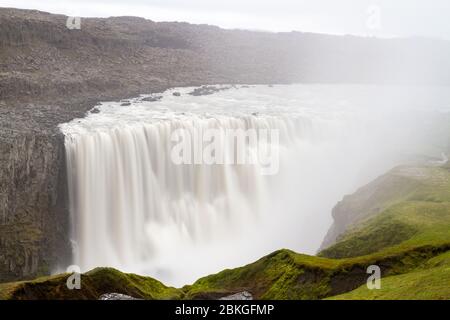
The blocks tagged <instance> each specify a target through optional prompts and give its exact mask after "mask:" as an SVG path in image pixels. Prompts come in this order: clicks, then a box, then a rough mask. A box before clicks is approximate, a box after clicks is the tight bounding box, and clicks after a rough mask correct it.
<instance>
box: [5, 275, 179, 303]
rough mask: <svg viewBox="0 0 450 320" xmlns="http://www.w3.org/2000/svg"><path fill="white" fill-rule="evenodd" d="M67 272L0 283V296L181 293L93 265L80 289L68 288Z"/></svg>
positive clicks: (166, 295) (172, 296)
mask: <svg viewBox="0 0 450 320" xmlns="http://www.w3.org/2000/svg"><path fill="white" fill-rule="evenodd" d="M69 276H70V275H69V274H61V275H56V276H50V277H42V278H38V279H37V280H33V281H22V282H14V283H7V284H1V285H0V298H1V299H98V298H99V297H100V296H101V295H102V294H104V293H112V292H114V293H122V294H126V295H130V296H133V297H136V298H142V299H180V298H181V297H182V292H181V291H180V290H178V289H175V288H171V287H166V286H165V285H163V284H162V283H161V282H159V281H157V280H155V279H153V278H150V277H143V276H138V275H135V274H127V273H122V272H120V271H118V270H115V269H112V268H97V269H94V270H92V271H89V272H87V273H85V274H82V275H81V289H80V290H76V289H74V290H69V289H68V288H67V285H66V283H67V279H68V277H69Z"/></svg>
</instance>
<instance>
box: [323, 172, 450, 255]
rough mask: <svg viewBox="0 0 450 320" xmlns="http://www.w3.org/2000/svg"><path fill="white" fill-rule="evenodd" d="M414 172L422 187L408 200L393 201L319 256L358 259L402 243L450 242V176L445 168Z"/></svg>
mask: <svg viewBox="0 0 450 320" xmlns="http://www.w3.org/2000/svg"><path fill="white" fill-rule="evenodd" d="M415 169H416V172H415V173H416V174H417V175H418V176H419V178H417V179H419V180H420V184H415V186H416V187H415V188H414V190H413V191H411V192H410V193H409V194H408V196H407V197H401V198H399V199H397V200H396V201H392V199H391V202H390V204H389V205H388V206H387V207H386V208H385V209H384V210H383V211H382V212H381V213H379V214H377V215H376V216H374V217H371V218H369V219H367V220H365V221H362V222H361V223H359V224H358V225H357V226H354V227H353V228H351V229H350V230H348V231H347V232H346V233H345V234H343V235H342V236H341V237H340V238H339V239H338V241H337V243H335V244H334V245H332V246H330V247H329V248H326V249H325V250H322V251H321V252H320V253H319V256H323V257H328V258H346V257H356V256H360V255H367V254H370V253H374V252H377V251H380V250H382V249H384V248H388V247H391V246H395V245H399V244H402V243H404V244H405V245H407V244H408V245H414V244H420V245H424V244H426V243H430V244H431V243H443V242H447V241H450V232H448V230H449V229H450V172H449V171H448V170H447V169H445V168H442V167H430V168H427V167H426V168H421V169H420V170H419V169H417V168H415ZM405 181H407V180H405ZM397 187H401V186H398V185H397ZM405 188H406V187H405Z"/></svg>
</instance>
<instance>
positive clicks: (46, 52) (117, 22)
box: [0, 8, 450, 282]
mask: <svg viewBox="0 0 450 320" xmlns="http://www.w3.org/2000/svg"><path fill="white" fill-rule="evenodd" d="M66 22H67V17H66V16H62V15H53V14H48V13H44V12H38V11H29V10H17V9H6V8H0V282H2V281H9V280H15V279H25V278H33V277H35V276H38V275H42V274H48V273H49V272H51V271H52V270H54V269H57V268H58V267H59V266H64V265H66V263H67V262H68V261H69V260H70V241H69V213H68V209H67V190H66V189H67V188H66V179H65V160H64V146H63V137H62V135H61V133H60V132H59V130H58V128H57V126H58V124H60V123H63V122H67V121H70V120H72V119H74V118H76V117H81V116H83V114H84V113H85V112H86V111H87V110H88V109H90V108H92V107H93V106H94V105H95V104H96V103H98V101H102V100H112V99H121V98H125V97H129V96H134V95H138V94H140V93H151V92H159V91H162V90H164V89H166V88H169V87H175V86H187V85H202V84H208V83H210V84H213V83H290V82H359V83H374V82H380V81H381V80H383V82H394V83H397V82H421V83H429V82H433V83H435V82H438V83H450V72H449V70H450V65H445V64H443V61H447V60H446V59H445V57H448V56H449V53H450V46H449V45H448V43H447V42H443V41H442V42H441V41H432V43H433V45H430V41H428V40H411V39H410V40H377V39H369V38H366V39H364V38H357V37H337V36H327V35H316V34H307V33H298V32H292V33H263V32H250V31H239V30H223V29H220V28H217V27H214V26H207V25H190V24H187V23H168V22H160V23H156V22H153V21H149V20H145V19H141V18H133V17H117V18H107V19H97V18H89V19H88V18H86V19H85V18H82V19H81V29H79V30H78V29H69V28H67V26H66ZM423 56H432V57H434V59H430V60H429V61H425V62H426V63H422V64H421V66H420V67H419V66H418V65H417V64H416V63H415V62H416V61H418V60H419V59H420V61H423V59H422V57H423ZM404 69H408V70H410V72H409V73H408V77H407V78H406V77H403V78H402V77H401V76H400V75H401V74H403V73H402V72H401V71H402V70H404ZM417 75H421V76H420V77H418V76H417ZM428 75H433V79H432V80H431V78H429V77H428Z"/></svg>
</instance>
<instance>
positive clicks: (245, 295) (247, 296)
mask: <svg viewBox="0 0 450 320" xmlns="http://www.w3.org/2000/svg"><path fill="white" fill-rule="evenodd" d="M219 300H253V296H252V294H251V293H250V292H248V291H242V292H238V293H235V294H232V295H229V296H226V297H222V298H220V299H219Z"/></svg>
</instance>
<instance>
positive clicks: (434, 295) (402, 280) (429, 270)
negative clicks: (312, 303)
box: [330, 251, 450, 300]
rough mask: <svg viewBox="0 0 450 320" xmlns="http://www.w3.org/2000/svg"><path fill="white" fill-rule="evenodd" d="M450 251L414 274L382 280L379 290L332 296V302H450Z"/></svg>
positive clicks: (435, 258) (358, 290)
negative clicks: (429, 300)
mask: <svg viewBox="0 0 450 320" xmlns="http://www.w3.org/2000/svg"><path fill="white" fill-rule="evenodd" d="M449 284H450V251H449V252H446V253H444V254H442V255H439V256H437V257H434V258H432V259H430V260H429V261H428V262H426V263H425V264H424V266H422V267H418V268H417V269H416V270H415V271H413V272H409V273H406V274H402V275H396V276H390V277H382V278H381V288H380V289H376V290H369V289H368V288H367V286H366V285H362V286H360V287H359V288H357V289H356V290H353V291H350V292H348V293H345V294H342V295H338V296H334V297H331V298H330V299H333V300H355V299H357V300H368V299H371V300H374V299H377V300H383V299H385V300H386V299H387V300H399V299H400V300H407V299H414V300H417V299H419V300H427V299H432V300H440V299H442V300H448V299H450V286H449Z"/></svg>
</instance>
